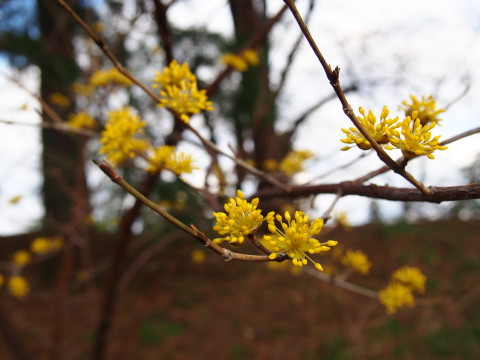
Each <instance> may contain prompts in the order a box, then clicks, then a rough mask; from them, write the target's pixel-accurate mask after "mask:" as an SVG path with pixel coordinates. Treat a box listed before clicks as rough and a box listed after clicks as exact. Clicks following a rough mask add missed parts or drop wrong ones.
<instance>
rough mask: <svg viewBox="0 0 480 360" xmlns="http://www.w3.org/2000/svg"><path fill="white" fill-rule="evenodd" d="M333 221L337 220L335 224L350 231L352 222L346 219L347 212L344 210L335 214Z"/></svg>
mask: <svg viewBox="0 0 480 360" xmlns="http://www.w3.org/2000/svg"><path fill="white" fill-rule="evenodd" d="M335 221H336V222H337V225H338V226H341V227H342V228H343V229H344V230H345V231H352V224H351V223H350V221H349V220H348V217H347V213H346V212H345V211H342V212H339V213H338V214H336V216H335Z"/></svg>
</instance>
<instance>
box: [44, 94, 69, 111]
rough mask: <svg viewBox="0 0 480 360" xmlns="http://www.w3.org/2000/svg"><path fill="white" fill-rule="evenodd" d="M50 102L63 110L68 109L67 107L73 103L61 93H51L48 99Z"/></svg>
mask: <svg viewBox="0 0 480 360" xmlns="http://www.w3.org/2000/svg"><path fill="white" fill-rule="evenodd" d="M48 100H49V101H50V102H51V103H52V104H54V105H57V106H59V107H62V108H66V107H69V106H70V104H71V101H70V99H69V98H68V97H67V96H65V95H63V94H61V93H59V92H54V93H51V94H50V96H49V97H48Z"/></svg>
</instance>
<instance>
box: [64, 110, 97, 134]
mask: <svg viewBox="0 0 480 360" xmlns="http://www.w3.org/2000/svg"><path fill="white" fill-rule="evenodd" d="M67 124H68V125H70V126H71V127H74V128H77V129H92V130H93V129H96V128H97V122H96V121H95V119H94V118H92V117H91V116H90V115H89V114H88V113H87V112H85V111H81V112H79V113H77V114H74V115H71V116H70V117H69V119H68V122H67Z"/></svg>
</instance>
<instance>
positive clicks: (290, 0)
mask: <svg viewBox="0 0 480 360" xmlns="http://www.w3.org/2000/svg"><path fill="white" fill-rule="evenodd" d="M284 2H285V4H287V6H288V7H289V8H290V11H291V12H292V14H293V16H294V17H295V20H296V21H297V23H298V26H299V27H300V29H301V30H302V32H303V34H304V35H305V38H306V39H307V41H308V43H309V44H310V47H311V48H312V50H313V52H314V53H315V55H316V56H317V59H318V61H319V62H320V64H321V65H322V67H323V69H324V71H325V74H326V75H327V78H328V81H329V82H330V85H331V86H332V88H333V90H334V91H335V94H337V97H338V99H339V100H340V103H341V104H342V108H343V112H344V113H345V115H346V116H347V117H348V118H349V119H350V121H352V123H353V124H354V125H355V127H356V128H357V129H358V131H360V133H361V134H362V135H363V136H364V137H365V138H366V139H367V140H368V141H369V142H370V144H371V146H372V148H373V149H374V150H375V152H376V153H377V155H378V157H379V158H380V160H382V161H383V162H384V163H385V164H387V166H388V167H389V168H390V169H392V170H393V171H394V172H396V173H397V174H399V175H401V176H402V177H404V178H405V179H406V180H407V181H408V182H410V183H411V184H412V185H414V186H415V187H416V188H417V189H419V190H420V191H421V192H423V193H424V194H429V193H430V190H429V189H428V188H426V187H425V185H423V184H422V183H421V182H420V181H418V180H417V179H415V178H414V177H413V176H412V175H411V174H410V173H408V172H407V171H406V170H405V168H403V167H402V166H400V165H399V164H397V163H396V162H395V160H393V159H392V158H391V157H390V156H389V155H388V154H387V153H386V152H385V150H384V149H383V148H382V147H381V146H380V145H379V144H378V143H377V142H376V141H375V139H374V138H373V137H372V136H371V135H370V134H369V133H368V131H367V130H366V129H365V128H364V127H363V126H362V124H361V123H360V121H359V120H358V119H357V117H356V116H355V113H354V112H353V109H352V107H351V106H350V104H349V103H348V101H347V99H346V97H345V93H344V91H343V89H342V87H341V86H340V79H339V75H340V68H338V67H336V68H335V69H334V70H332V68H331V66H330V65H329V64H328V63H327V61H326V60H325V58H324V57H323V55H322V53H321V52H320V49H319V48H318V46H317V44H316V43H315V41H314V40H313V37H312V35H311V34H310V31H309V30H308V28H307V26H306V25H305V22H304V21H303V19H302V16H301V15H300V13H299V12H298V10H297V7H296V5H295V2H294V0H284Z"/></svg>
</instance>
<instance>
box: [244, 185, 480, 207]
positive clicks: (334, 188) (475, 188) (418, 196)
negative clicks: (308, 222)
mask: <svg viewBox="0 0 480 360" xmlns="http://www.w3.org/2000/svg"><path fill="white" fill-rule="evenodd" d="M338 193H341V194H342V196H345V195H358V196H365V197H369V198H373V199H384V200H392V201H421V202H431V203H441V202H443V201H459V200H471V199H480V184H469V185H464V186H448V187H431V188H430V193H429V195H426V194H424V193H422V192H420V191H418V190H417V189H412V188H396V187H390V186H378V185H373V184H372V185H362V184H357V183H355V182H352V181H345V182H341V183H337V184H320V185H308V186H305V185H302V186H292V187H291V188H290V192H288V193H286V192H282V191H281V190H280V189H276V188H275V189H273V188H272V189H265V190H262V191H259V192H257V193H256V194H254V195H253V196H252V197H259V198H261V199H262V200H264V199H268V198H292V199H294V198H298V197H305V196H311V195H318V194H338Z"/></svg>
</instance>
